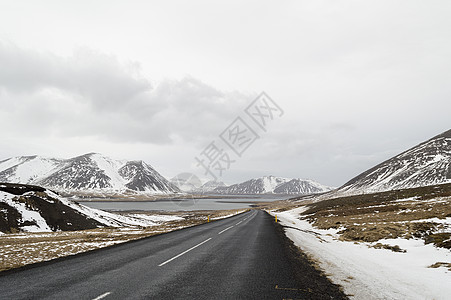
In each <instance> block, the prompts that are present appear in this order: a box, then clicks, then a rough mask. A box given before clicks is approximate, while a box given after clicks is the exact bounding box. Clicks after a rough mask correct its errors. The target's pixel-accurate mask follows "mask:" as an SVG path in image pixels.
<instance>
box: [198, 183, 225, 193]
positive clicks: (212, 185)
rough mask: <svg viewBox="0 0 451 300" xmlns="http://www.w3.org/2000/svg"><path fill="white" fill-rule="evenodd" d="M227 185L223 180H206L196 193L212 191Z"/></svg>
mask: <svg viewBox="0 0 451 300" xmlns="http://www.w3.org/2000/svg"><path fill="white" fill-rule="evenodd" d="M222 187H226V184H225V183H224V182H222V181H216V180H210V181H207V182H205V183H204V184H203V185H202V186H201V187H200V188H197V189H195V190H194V192H196V193H210V192H213V191H214V190H215V189H217V188H222Z"/></svg>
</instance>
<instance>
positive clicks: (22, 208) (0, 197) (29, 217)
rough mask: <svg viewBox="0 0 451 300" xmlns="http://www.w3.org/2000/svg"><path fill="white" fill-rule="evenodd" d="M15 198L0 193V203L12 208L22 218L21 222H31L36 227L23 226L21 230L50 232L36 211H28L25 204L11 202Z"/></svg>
mask: <svg viewBox="0 0 451 300" xmlns="http://www.w3.org/2000/svg"><path fill="white" fill-rule="evenodd" d="M16 197H17V196H15V195H11V194H8V193H5V192H2V191H0V201H1V202H4V203H6V204H7V205H9V206H11V207H14V208H15V209H16V210H17V211H18V212H19V213H20V215H21V216H22V222H26V221H28V222H33V223H35V224H36V225H30V226H24V227H22V229H23V230H24V231H27V232H40V231H52V230H51V229H50V227H49V226H48V224H47V222H46V221H45V219H44V218H43V217H42V216H41V215H40V214H39V212H37V211H33V210H31V209H29V208H28V207H27V206H26V205H25V203H21V202H18V201H15V200H13V199H14V198H16Z"/></svg>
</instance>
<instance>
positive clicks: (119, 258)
mask: <svg viewBox="0 0 451 300" xmlns="http://www.w3.org/2000/svg"><path fill="white" fill-rule="evenodd" d="M285 244H286V241H283V240H282V238H281V234H280V229H279V232H278V230H277V227H276V226H275V225H274V222H273V220H272V217H271V216H269V215H268V214H266V213H265V212H263V211H250V212H248V213H245V214H241V215H238V216H235V217H232V218H228V219H224V220H219V221H215V222H211V223H207V224H204V225H200V226H195V227H192V228H187V229H184V230H179V231H175V232H171V233H168V234H163V235H159V236H154V237H150V238H146V239H143V240H139V241H136V242H132V243H126V244H122V245H119V246H116V247H111V248H107V249H103V250H100V251H94V252H90V253H88V254H84V255H78V256H74V257H71V258H68V259H65V260H61V261H56V262H52V263H47V264H40V265H37V266H36V267H33V268H30V269H24V270H19V271H13V272H6V273H0V298H1V299H287V298H291V299H341V298H342V297H343V295H342V294H341V293H340V292H337V291H338V289H337V288H336V286H333V285H332V284H330V283H329V282H328V281H327V280H325V278H324V277H321V276H320V275H319V273H318V274H316V273H315V272H316V271H315V270H313V268H312V269H311V270H310V269H309V270H307V268H309V267H310V266H309V265H308V264H306V263H305V262H301V263H300V264H298V263H297V262H296V260H294V259H293V257H290V256H292V254H290V253H289V251H288V250H287V246H286V245H285ZM297 259H299V258H297ZM310 268H311V267H310ZM303 274H304V278H302V276H303ZM315 276H318V278H316V277H315ZM318 282H319V283H318Z"/></svg>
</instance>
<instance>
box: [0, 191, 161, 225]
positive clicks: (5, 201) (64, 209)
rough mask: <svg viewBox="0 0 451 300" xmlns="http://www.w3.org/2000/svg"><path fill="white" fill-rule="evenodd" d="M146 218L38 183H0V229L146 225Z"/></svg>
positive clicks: (151, 223) (147, 221)
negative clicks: (63, 194) (74, 197)
mask: <svg viewBox="0 0 451 300" xmlns="http://www.w3.org/2000/svg"><path fill="white" fill-rule="evenodd" d="M154 224H155V223H153V222H151V221H150V220H145V219H138V218H131V217H125V216H121V215H117V214H112V213H108V212H105V211H102V210H98V209H92V208H89V207H87V206H84V205H81V204H78V203H76V202H74V201H71V200H68V199H65V198H63V197H60V196H59V195H57V194H56V193H54V192H52V191H50V190H47V189H45V188H42V187H39V186H32V185H22V184H8V183H2V184H0V232H3V233H11V232H51V231H72V230H84V229H93V228H98V227H118V226H150V225H154Z"/></svg>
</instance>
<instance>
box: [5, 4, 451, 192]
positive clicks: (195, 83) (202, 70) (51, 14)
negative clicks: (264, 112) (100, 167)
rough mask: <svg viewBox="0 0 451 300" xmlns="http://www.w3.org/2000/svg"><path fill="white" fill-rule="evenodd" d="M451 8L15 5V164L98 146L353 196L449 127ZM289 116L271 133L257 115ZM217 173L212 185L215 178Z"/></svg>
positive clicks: (10, 52) (8, 139)
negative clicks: (386, 164) (249, 110)
mask: <svg viewBox="0 0 451 300" xmlns="http://www.w3.org/2000/svg"><path fill="white" fill-rule="evenodd" d="M450 15H451V4H450V2H449V1H433V2H431V1H412V0H409V1H407V0H405V1H392V0H390V1H381V0H377V1H317V0H315V1H210V0H208V1H197V0H191V1H182V0H181V1H172V0H171V1H134V0H133V1H111V0H108V1H107V0H105V1H100V0H99V1H70V2H69V1H57V0H55V1H46V0H41V1H16V0H14V1H5V0H1V1H0V128H1V142H0V143H1V144H0V145H1V147H0V160H2V159H6V158H8V157H11V156H19V155H32V154H39V155H43V156H56V157H62V158H68V157H73V156H77V155H81V154H84V153H88V152H99V153H103V154H105V155H107V156H110V157H113V158H123V159H143V160H145V161H147V162H148V163H150V164H151V165H153V166H154V167H155V168H156V169H157V170H158V171H160V172H161V173H162V174H163V175H164V176H166V177H172V176H175V175H177V174H178V173H181V172H193V173H195V174H198V175H199V176H203V174H204V173H203V170H202V169H201V168H198V167H196V161H195V157H199V155H200V154H201V153H202V151H203V150H205V149H206V147H207V146H208V145H210V143H211V142H217V143H218V144H219V143H220V134H221V133H222V132H223V131H224V130H225V129H226V128H228V126H229V125H230V124H231V123H232V122H233V121H234V120H235V119H236V118H237V117H242V119H243V120H245V121H246V122H247V124H248V125H249V127H252V128H254V130H255V132H256V133H257V134H258V135H259V137H260V138H259V139H257V140H256V141H255V142H254V143H253V144H252V145H250V146H249V148H247V149H246V151H245V152H244V153H243V154H242V156H241V157H238V156H236V155H235V156H234V153H232V152H230V151H229V150H228V149H227V148H226V147H223V148H222V149H223V150H224V152H223V153H229V152H230V153H229V154H230V157H231V159H232V160H234V162H233V163H232V164H231V165H230V168H229V169H228V170H226V171H225V172H224V173H223V176H222V178H221V179H222V180H223V181H225V182H227V183H234V182H238V181H242V180H246V179H249V178H251V177H258V176H263V175H270V174H271V175H276V176H284V177H301V178H311V179H315V180H317V181H319V182H321V183H324V184H327V185H331V186H339V185H341V184H343V183H344V182H346V181H347V180H349V179H350V178H352V177H354V176H355V175H357V174H358V173H360V172H362V171H364V170H366V169H367V168H369V167H371V166H373V165H374V164H376V163H379V162H381V161H383V160H385V159H387V158H390V157H391V156H393V155H395V154H397V153H399V152H401V151H403V150H406V149H407V148H409V147H412V146H414V145H416V144H418V143H420V142H422V141H424V140H426V139H428V138H430V137H432V136H434V135H437V134H439V133H441V132H443V131H445V130H448V129H450V122H449V121H450V115H451V114H450V112H451V101H450V96H451V84H450V82H451V55H450V53H451V35H450V29H451V18H449V16H450ZM262 91H265V92H266V93H267V94H268V95H269V96H270V97H271V98H272V99H273V100H274V102H275V103H277V105H278V106H279V107H280V108H281V109H282V110H283V115H282V116H280V117H279V114H278V115H277V116H275V117H274V119H273V120H271V122H268V124H267V127H266V128H265V129H266V132H265V131H263V130H262V129H261V128H259V127H258V126H257V125H256V124H255V123H252V120H250V119H246V116H247V115H246V114H245V113H244V110H245V108H246V107H247V106H248V105H250V104H251V103H252V101H253V100H254V99H255V97H257V96H258V95H259V94H260V93H261V92H262ZM204 179H208V176H204Z"/></svg>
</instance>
